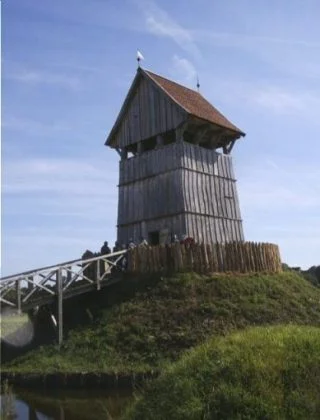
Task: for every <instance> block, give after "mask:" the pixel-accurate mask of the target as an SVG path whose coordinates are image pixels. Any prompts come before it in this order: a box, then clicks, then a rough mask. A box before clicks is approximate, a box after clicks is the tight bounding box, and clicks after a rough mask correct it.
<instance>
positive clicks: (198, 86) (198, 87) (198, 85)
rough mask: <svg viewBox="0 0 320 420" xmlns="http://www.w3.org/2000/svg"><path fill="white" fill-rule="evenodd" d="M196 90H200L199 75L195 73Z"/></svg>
mask: <svg viewBox="0 0 320 420" xmlns="http://www.w3.org/2000/svg"><path fill="white" fill-rule="evenodd" d="M197 91H198V92H200V82H199V76H198V75H197Z"/></svg>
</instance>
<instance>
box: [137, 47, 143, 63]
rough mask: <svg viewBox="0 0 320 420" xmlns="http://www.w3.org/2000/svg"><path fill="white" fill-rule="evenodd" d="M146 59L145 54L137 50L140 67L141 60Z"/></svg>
mask: <svg viewBox="0 0 320 420" xmlns="http://www.w3.org/2000/svg"><path fill="white" fill-rule="evenodd" d="M141 60H144V56H143V55H142V54H141V52H140V51H139V50H137V61H138V67H140V61H141Z"/></svg>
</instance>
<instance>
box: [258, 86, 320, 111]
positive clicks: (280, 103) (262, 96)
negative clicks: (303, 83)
mask: <svg viewBox="0 0 320 420" xmlns="http://www.w3.org/2000/svg"><path fill="white" fill-rule="evenodd" d="M250 99H251V100H252V101H253V102H255V103H256V104H257V105H260V106H262V107H264V108H268V109H270V110H272V111H274V112H276V113H279V114H292V113H301V112H307V113H309V112H310V110H313V109H314V107H317V109H319V107H320V99H319V97H318V96H314V95H313V94H311V93H308V92H299V91H296V92H294V91H291V92H290V91H285V90H284V89H282V88H277V87H270V88H265V89H257V90H256V91H252V92H251V98H250Z"/></svg>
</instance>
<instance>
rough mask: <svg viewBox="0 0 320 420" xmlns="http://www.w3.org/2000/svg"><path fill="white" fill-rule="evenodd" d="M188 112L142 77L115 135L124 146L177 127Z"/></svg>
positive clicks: (120, 144) (116, 141)
mask: <svg viewBox="0 0 320 420" xmlns="http://www.w3.org/2000/svg"><path fill="white" fill-rule="evenodd" d="M186 119H187V113H186V112H185V111H184V110H183V109H182V108H181V107H179V106H178V105H177V104H176V103H175V102H174V101H173V100H172V99H171V98H170V97H168V96H167V95H165V94H164V92H163V91H162V90H161V89H160V88H159V87H158V86H156V85H155V84H154V83H152V81H150V80H147V79H145V78H142V79H141V81H140V83H139V85H138V87H137V90H136V92H135V94H134V96H133V98H132V100H131V102H130V104H129V107H128V109H127V112H126V114H125V115H124V117H123V118H122V121H121V123H120V126H119V129H118V131H117V133H116V135H115V140H114V142H115V144H117V146H118V147H120V148H123V147H125V146H128V145H129V144H133V143H136V142H138V141H140V140H144V139H147V138H149V137H153V136H155V135H157V134H159V133H164V132H166V131H169V130H172V129H174V128H176V127H178V125H179V124H181V123H182V122H183V121H185V120H186Z"/></svg>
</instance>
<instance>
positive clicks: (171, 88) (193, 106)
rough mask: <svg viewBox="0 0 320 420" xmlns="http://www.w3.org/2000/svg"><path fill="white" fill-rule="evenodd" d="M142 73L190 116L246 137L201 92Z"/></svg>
mask: <svg viewBox="0 0 320 420" xmlns="http://www.w3.org/2000/svg"><path fill="white" fill-rule="evenodd" d="M142 71H143V72H144V73H145V74H147V76H149V77H150V78H151V79H152V80H153V81H154V82H155V83H156V84H157V85H158V86H159V87H160V88H161V89H162V90H164V91H165V92H166V93H167V94H168V95H169V96H170V97H171V98H172V99H173V100H174V101H175V102H176V103H178V104H179V105H180V106H181V107H182V108H184V109H185V110H186V111H187V112H188V113H189V114H191V115H193V116H195V117H198V118H201V119H203V120H206V121H208V122H211V123H213V124H217V125H219V126H221V127H225V128H229V129H230V130H232V131H235V132H237V133H239V134H240V135H242V136H244V135H245V133H244V132H243V131H241V130H240V129H239V128H238V127H236V126H235V125H234V124H232V123H231V122H230V121H229V120H228V119H227V118H226V117H224V116H223V115H222V114H221V112H219V111H218V110H217V109H216V108H215V107H214V106H212V105H211V104H210V103H209V102H208V101H207V100H206V99H205V98H204V97H203V96H202V95H201V94H200V93H199V92H196V91H195V90H192V89H189V88H187V87H185V86H182V85H179V84H178V83H175V82H173V81H171V80H168V79H165V78H164V77H162V76H159V75H158V74H155V73H152V72H151V71H147V70H142Z"/></svg>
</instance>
